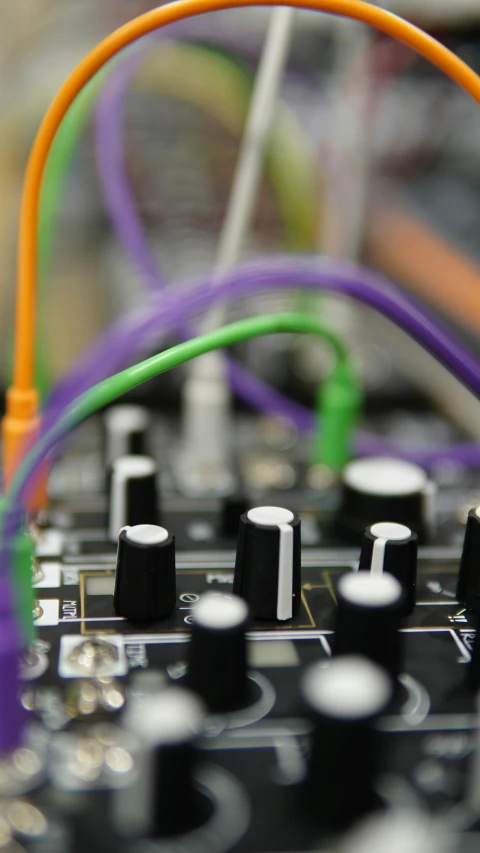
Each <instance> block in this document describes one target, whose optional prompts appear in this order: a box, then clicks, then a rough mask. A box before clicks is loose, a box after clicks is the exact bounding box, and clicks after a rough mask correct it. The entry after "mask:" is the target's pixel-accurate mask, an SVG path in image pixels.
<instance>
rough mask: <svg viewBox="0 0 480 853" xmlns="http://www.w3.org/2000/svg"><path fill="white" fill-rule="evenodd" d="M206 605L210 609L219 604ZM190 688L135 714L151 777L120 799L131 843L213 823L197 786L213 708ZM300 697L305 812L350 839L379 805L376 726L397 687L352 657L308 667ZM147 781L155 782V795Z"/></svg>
mask: <svg viewBox="0 0 480 853" xmlns="http://www.w3.org/2000/svg"><path fill="white" fill-rule="evenodd" d="M219 597H220V596H219ZM221 598H222V599H223V596H221ZM232 602H233V604H232ZM207 604H208V607H209V608H210V606H211V604H212V600H210V601H208V602H207ZM236 604H237V601H236V600H235V599H231V601H230V604H228V601H224V602H223V605H224V607H225V608H226V609H228V608H229V607H230V606H231V607H232V609H233V608H234V607H235V606H236ZM206 606H207V605H205V607H206ZM220 612H221V610H219V611H218V613H220ZM218 613H217V615H218ZM235 615H236V614H235ZM198 618H199V619H201V618H202V617H201V616H199V617H198ZM224 630H227V631H228V629H224ZM192 644H193V639H192ZM191 666H193V663H192V664H191ZM223 671H224V670H223ZM191 686H193V685H192V684H191V683H190V681H189V680H187V687H183V686H177V685H175V686H170V687H168V688H166V689H163V690H162V691H159V692H157V693H155V694H153V695H151V696H146V697H142V701H141V702H140V701H139V702H137V703H136V702H135V701H133V702H132V705H131V707H130V709H129V710H127V713H126V715H125V717H124V726H125V727H126V728H127V729H129V730H130V731H131V732H132V733H134V734H135V735H136V737H137V738H138V739H139V741H140V743H141V754H140V762H139V763H140V764H141V767H142V773H141V774H140V775H139V776H138V781H137V782H136V783H134V785H133V786H131V787H129V788H126V789H124V790H123V791H119V792H118V794H117V798H116V810H115V811H116V824H117V829H118V830H119V831H120V832H121V834H123V835H143V836H145V835H148V836H153V837H155V836H156V837H158V836H168V835H173V834H176V833H184V832H187V831H189V830H191V829H194V828H195V827H196V826H199V825H201V824H202V823H205V822H206V821H208V818H209V812H208V809H206V808H205V806H206V804H205V802H203V803H202V800H201V798H200V797H199V792H198V789H197V786H196V781H195V769H196V764H197V762H198V754H197V752H196V742H197V740H198V737H199V736H200V735H201V733H202V731H203V730H204V728H205V719H206V711H207V709H206V707H205V705H204V703H203V702H202V699H201V698H199V695H198V693H197V691H196V692H195V693H193V692H191V691H190V689H189V688H190V687H191ZM300 694H301V700H302V702H303V708H304V713H305V714H306V716H308V717H309V718H310V720H311V723H312V737H311V751H310V754H309V756H308V759H307V767H306V772H305V776H304V779H303V780H302V781H301V782H299V784H298V787H297V789H296V792H295V793H296V794H298V800H297V802H298V807H299V809H302V810H303V811H304V812H305V813H306V817H307V819H309V820H310V821H312V820H313V821H315V822H316V823H318V824H320V825H323V826H328V827H330V828H331V829H336V830H341V829H344V828H347V827H348V826H349V825H351V824H352V823H353V822H354V821H356V820H357V819H358V818H360V817H361V816H363V815H364V814H366V813H367V812H369V811H371V810H373V809H375V807H376V806H377V805H378V797H377V795H376V792H375V787H374V784H375V776H376V774H377V770H378V768H377V766H376V756H377V755H378V752H379V750H378V743H377V741H378V738H379V732H378V730H377V729H376V727H375V722H376V720H377V718H378V717H379V716H380V715H381V714H383V713H384V712H385V711H386V709H387V708H388V705H389V703H390V700H391V697H392V683H391V681H390V679H389V677H388V676H387V674H386V673H385V672H384V671H383V670H382V669H381V668H380V667H378V666H377V665H375V664H374V663H372V662H370V661H368V660H366V659H365V658H362V657H359V656H343V657H338V658H336V659H334V660H333V662H331V663H330V664H329V665H328V666H325V665H323V664H322V663H317V664H313V665H311V666H310V667H308V668H307V669H306V670H305V672H304V673H303V677H302V679H301V682H300ZM145 780H151V781H150V784H149V785H148V788H147V790H146V787H145Z"/></svg>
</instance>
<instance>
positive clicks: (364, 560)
mask: <svg viewBox="0 0 480 853" xmlns="http://www.w3.org/2000/svg"><path fill="white" fill-rule="evenodd" d="M417 552H418V537H417V534H416V533H413V532H412V531H411V530H410V528H409V527H406V526H405V525H404V524H394V523H393V522H391V521H381V522H377V524H372V525H371V526H370V527H367V529H366V531H365V533H364V534H363V543H362V550H361V553H360V565H359V568H360V569H364V570H367V571H371V572H372V574H381V573H382V572H389V573H390V574H392V575H394V577H396V578H397V580H398V581H400V583H401V585H402V588H403V593H404V604H405V608H404V613H403V615H404V616H407V615H408V614H410V613H412V611H413V609H414V607H415V600H416V598H415V592H416V581H417Z"/></svg>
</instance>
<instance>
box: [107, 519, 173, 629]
mask: <svg viewBox="0 0 480 853" xmlns="http://www.w3.org/2000/svg"><path fill="white" fill-rule="evenodd" d="M175 580H176V576H175V538H174V537H173V536H171V535H170V534H169V533H168V531H167V530H165V529H164V528H163V527H157V526H156V525H154V524H138V525H136V526H135V527H124V528H123V530H121V531H120V535H119V537H118V552H117V571H116V576H115V592H114V596H113V606H114V608H115V613H117V614H118V616H125V617H126V618H127V619H132V620H138V621H142V620H155V619H166V618H167V616H170V615H171V614H172V613H173V611H174V609H175V599H176V587H175Z"/></svg>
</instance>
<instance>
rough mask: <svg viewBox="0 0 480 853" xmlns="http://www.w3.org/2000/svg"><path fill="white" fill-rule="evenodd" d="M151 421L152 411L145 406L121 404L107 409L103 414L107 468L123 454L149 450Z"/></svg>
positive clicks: (128, 454) (129, 454)
mask: <svg viewBox="0 0 480 853" xmlns="http://www.w3.org/2000/svg"><path fill="white" fill-rule="evenodd" d="M150 421H151V417H150V413H149V411H148V409H145V408H144V407H143V406H134V405H119V406H111V407H110V408H109V409H107V411H106V412H105V414H104V416H103V425H104V443H105V467H106V468H110V467H111V466H112V465H113V463H114V462H115V461H116V460H117V459H119V458H120V457H121V456H136V455H144V454H146V453H147V452H148V446H147V444H148V430H149V428H150Z"/></svg>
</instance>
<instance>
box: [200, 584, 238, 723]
mask: <svg viewBox="0 0 480 853" xmlns="http://www.w3.org/2000/svg"><path fill="white" fill-rule="evenodd" d="M247 624H248V607H247V604H246V602H245V601H244V600H243V598H239V597H238V596H236V595H224V594H222V593H216V592H206V593H204V595H202V596H201V597H200V599H199V601H198V603H197V604H196V605H195V608H194V611H193V628H192V636H191V640H190V643H189V647H188V652H187V660H188V671H187V675H186V677H185V683H186V685H187V686H188V687H190V688H191V689H192V690H194V691H195V692H196V693H197V694H198V695H199V696H200V697H201V698H202V699H203V701H204V702H205V704H206V706H207V707H208V709H209V710H210V711H211V712H213V713H222V712H229V711H235V710H238V709H239V708H242V707H243V706H245V705H246V704H247V694H248V679H247V643H246V636H245V631H246V628H247Z"/></svg>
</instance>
